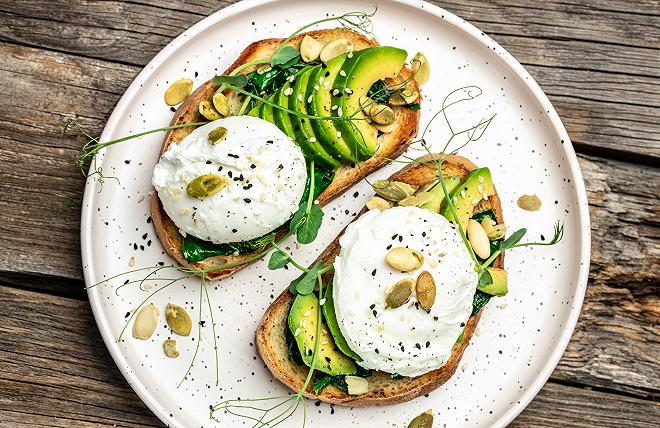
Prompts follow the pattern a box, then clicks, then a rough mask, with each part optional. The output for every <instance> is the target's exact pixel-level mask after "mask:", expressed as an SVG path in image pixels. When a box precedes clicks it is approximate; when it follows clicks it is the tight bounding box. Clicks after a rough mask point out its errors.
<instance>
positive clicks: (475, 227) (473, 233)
mask: <svg viewBox="0 0 660 428" xmlns="http://www.w3.org/2000/svg"><path fill="white" fill-rule="evenodd" d="M466 229H467V230H466V232H467V236H468V239H469V241H470V245H471V246H472V249H473V250H474V252H475V253H476V254H477V255H478V256H479V257H481V258H482V259H487V258H488V257H489V256H490V241H489V240H488V235H487V234H486V231H485V230H484V228H483V227H482V226H481V225H480V224H479V223H477V222H476V220H472V219H470V220H469V221H468V224H467V228H466Z"/></svg>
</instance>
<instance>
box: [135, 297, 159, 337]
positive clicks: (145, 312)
mask: <svg viewBox="0 0 660 428" xmlns="http://www.w3.org/2000/svg"><path fill="white" fill-rule="evenodd" d="M159 314H160V311H159V310H158V308H157V307H156V306H155V305H154V304H153V303H149V304H148V305H147V306H145V307H143V308H142V309H140V312H138V314H137V315H136V316H135V321H133V337H134V338H136V339H140V340H147V339H149V338H150V337H151V335H152V334H154V331H156V325H157V324H158V315H159Z"/></svg>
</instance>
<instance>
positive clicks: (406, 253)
mask: <svg viewBox="0 0 660 428" xmlns="http://www.w3.org/2000/svg"><path fill="white" fill-rule="evenodd" d="M385 261H386V262H387V264H389V265H390V266H392V267H393V268H394V269H396V270H399V271H401V272H411V271H413V270H415V269H419V268H420V267H421V266H422V264H424V256H423V255H422V253H420V252H419V251H416V250H412V249H410V248H406V247H396V248H392V249H391V250H390V251H389V252H388V253H387V255H386V256H385Z"/></svg>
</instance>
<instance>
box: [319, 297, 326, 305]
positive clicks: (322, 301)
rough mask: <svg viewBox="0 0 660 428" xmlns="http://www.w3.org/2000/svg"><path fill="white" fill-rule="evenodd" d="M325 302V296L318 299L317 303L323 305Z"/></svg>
mask: <svg viewBox="0 0 660 428" xmlns="http://www.w3.org/2000/svg"><path fill="white" fill-rule="evenodd" d="M324 304H325V298H323V299H321V300H319V305H321V306H323V305H324Z"/></svg>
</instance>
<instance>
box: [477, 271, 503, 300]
mask: <svg viewBox="0 0 660 428" xmlns="http://www.w3.org/2000/svg"><path fill="white" fill-rule="evenodd" d="M487 269H488V273H489V274H490V276H491V278H492V279H493V282H492V283H490V284H488V285H486V286H484V287H482V286H477V288H478V289H479V290H481V291H483V292H484V293H488V294H492V295H493V296H504V295H505V294H506V293H508V291H509V290H508V288H507V279H506V271H505V270H504V269H498V268H493V267H489V268H487Z"/></svg>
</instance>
